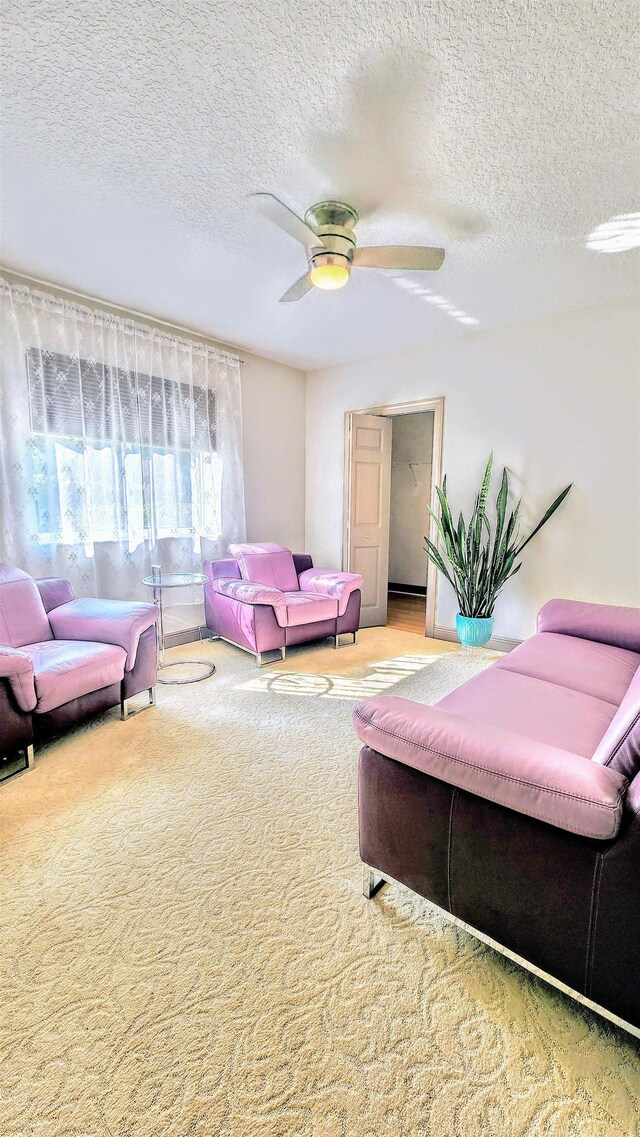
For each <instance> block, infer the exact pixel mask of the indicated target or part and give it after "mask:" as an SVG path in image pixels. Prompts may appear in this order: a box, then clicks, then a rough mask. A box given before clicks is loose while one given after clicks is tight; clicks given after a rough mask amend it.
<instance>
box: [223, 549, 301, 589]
mask: <svg viewBox="0 0 640 1137" xmlns="http://www.w3.org/2000/svg"><path fill="white" fill-rule="evenodd" d="M229 552H230V553H231V555H232V556H233V557H235V558H236V560H237V562H238V568H239V569H240V574H241V576H242V579H243V580H250V581H251V582H252V583H254V584H267V585H270V586H271V587H272V588H279V589H280V591H281V592H293V591H297V589H298V588H299V585H298V574H297V572H296V566H295V564H294V563H293V555H292V553H291V552H290V550H289V549H287V548H285V546H284V545H275V544H273V543H272V542H266V543H265V544H260V545H229Z"/></svg>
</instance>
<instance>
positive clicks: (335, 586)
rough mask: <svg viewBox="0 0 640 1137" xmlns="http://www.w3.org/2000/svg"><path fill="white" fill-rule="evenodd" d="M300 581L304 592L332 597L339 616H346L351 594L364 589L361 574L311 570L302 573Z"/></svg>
mask: <svg viewBox="0 0 640 1137" xmlns="http://www.w3.org/2000/svg"><path fill="white" fill-rule="evenodd" d="M299 581H300V588H301V589H302V590H303V591H306V592H317V593H319V594H320V595H321V596H331V597H333V599H334V600H337V601H338V615H339V616H344V614H345V612H346V610H347V604H348V603H349V597H350V596H351V593H352V592H357V591H358V589H360V588H362V583H363V577H362V576H361V575H360V573H359V572H336V571H335V569H321V568H310V569H305V571H304V572H301V573H300V577H299Z"/></svg>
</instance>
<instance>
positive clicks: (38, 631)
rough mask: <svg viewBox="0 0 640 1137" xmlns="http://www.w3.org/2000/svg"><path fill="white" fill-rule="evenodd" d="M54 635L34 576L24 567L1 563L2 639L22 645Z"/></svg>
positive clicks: (15, 644)
mask: <svg viewBox="0 0 640 1137" xmlns="http://www.w3.org/2000/svg"><path fill="white" fill-rule="evenodd" d="M52 638H53V637H52V633H51V628H50V627H49V621H48V619H47V613H46V612H45V610H44V604H43V603H42V597H41V595H40V593H39V592H38V588H37V585H36V582H35V580H33V579H32V577H30V576H29V575H28V573H26V572H23V571H22V569H18V568H14V567H13V565H5V564H0V643H3V644H9V645H10V646H11V647H23V646H24V644H31V643H36V642H39V641H41V640H50V639H52Z"/></svg>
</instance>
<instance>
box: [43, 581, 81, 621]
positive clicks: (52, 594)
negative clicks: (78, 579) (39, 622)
mask: <svg viewBox="0 0 640 1137" xmlns="http://www.w3.org/2000/svg"><path fill="white" fill-rule="evenodd" d="M36 584H37V586H38V592H39V593H40V595H41V597H42V603H43V604H44V610H45V612H50V611H51V609H52V608H58V607H59V606H60V604H66V603H67V602H68V601H69V600H75V598H76V594H75V592H74V591H73V588H72V587H71V585H70V583H69V581H68V580H65V579H64V578H63V577H60V576H44V577H38V579H37V580H36Z"/></svg>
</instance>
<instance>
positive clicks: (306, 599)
mask: <svg viewBox="0 0 640 1137" xmlns="http://www.w3.org/2000/svg"><path fill="white" fill-rule="evenodd" d="M285 600H286V604H287V617H286V619H287V627H288V628H294V627H298V626H299V625H300V624H316V623H318V621H320V620H335V619H336V618H337V616H338V601H337V600H334V598H333V597H332V596H320V595H319V594H318V593H317V592H285Z"/></svg>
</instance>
